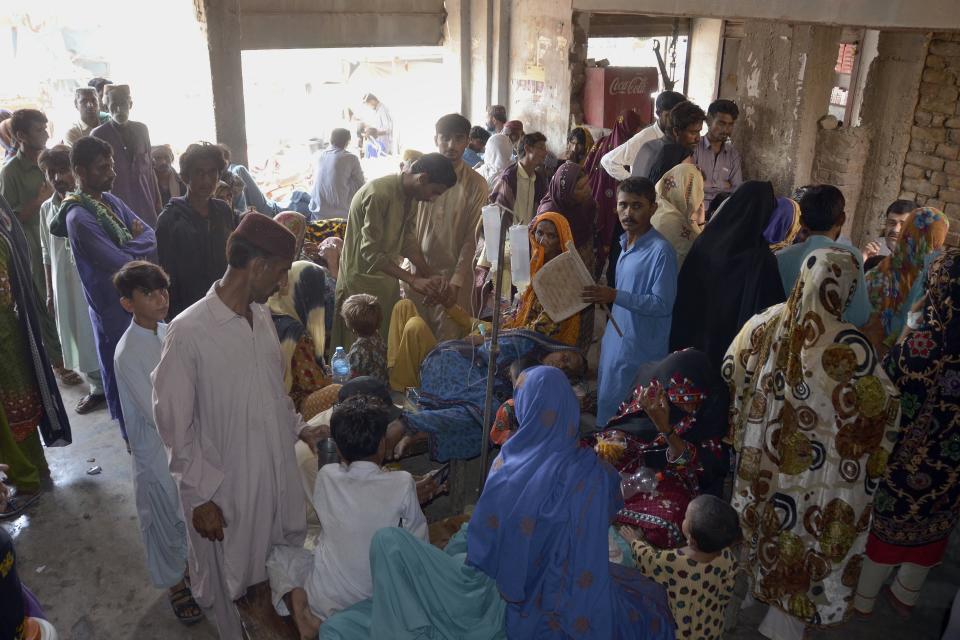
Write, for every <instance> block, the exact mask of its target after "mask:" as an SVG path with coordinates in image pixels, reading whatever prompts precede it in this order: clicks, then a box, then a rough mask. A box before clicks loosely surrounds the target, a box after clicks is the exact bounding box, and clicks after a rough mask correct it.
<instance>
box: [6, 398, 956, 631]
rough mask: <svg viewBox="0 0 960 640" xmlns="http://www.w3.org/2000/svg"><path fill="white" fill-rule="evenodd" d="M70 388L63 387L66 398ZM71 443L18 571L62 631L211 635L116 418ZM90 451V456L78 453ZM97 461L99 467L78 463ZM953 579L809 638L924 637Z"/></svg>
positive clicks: (102, 418) (81, 421) (943, 571)
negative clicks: (149, 549) (159, 571)
mask: <svg viewBox="0 0 960 640" xmlns="http://www.w3.org/2000/svg"><path fill="white" fill-rule="evenodd" d="M79 397H80V392H79V390H78V389H77V388H75V387H73V388H68V389H65V390H64V400H65V402H66V403H67V406H69V407H72V406H73V405H75V404H76V402H77V400H78V399H79ZM70 417H71V422H72V425H73V440H74V443H73V444H72V445H70V446H69V447H65V448H61V449H48V450H47V459H48V460H49V462H50V467H51V471H52V475H53V487H52V488H51V490H50V491H48V492H47V493H46V494H45V495H44V496H43V497H42V498H41V499H40V501H39V502H38V503H37V504H35V505H34V506H33V507H31V508H30V509H29V511H28V513H27V514H25V515H23V516H21V517H20V518H18V519H16V520H12V521H6V522H4V523H3V526H4V527H6V528H7V529H8V530H9V531H11V533H12V535H13V536H14V539H15V544H16V549H17V555H18V560H19V570H20V577H21V579H22V580H23V581H24V582H25V583H26V584H27V585H28V586H29V587H30V588H31V589H32V590H33V591H34V593H36V595H37V597H38V598H39V599H40V601H41V603H42V604H43V606H44V608H45V610H46V612H47V615H48V617H49V618H50V620H51V622H53V624H54V625H55V626H56V627H57V629H58V631H59V632H60V637H61V638H62V639H64V640H112V639H114V638H116V639H137V640H154V639H156V640H168V639H174V638H177V639H180V638H182V639H189V640H193V639H204V640H208V639H214V638H216V632H215V631H214V629H213V626H212V625H211V624H210V623H209V622H206V621H204V622H202V623H200V624H198V625H196V626H193V627H189V628H187V627H183V626H182V625H180V624H179V623H178V622H177V621H176V620H175V619H174V617H173V613H172V612H171V610H170V607H169V605H168V603H167V598H166V595H165V594H164V593H162V592H161V591H159V590H156V589H154V588H153V587H151V586H150V584H149V581H148V578H147V574H146V570H145V568H144V557H143V548H142V546H141V542H140V532H139V529H138V526H137V515H136V507H135V504H134V500H133V490H132V481H131V470H130V457H129V456H128V454H127V452H126V450H125V448H124V446H123V444H122V440H121V438H120V432H119V428H118V427H117V426H116V424H115V423H113V422H111V421H110V420H109V419H108V415H107V413H106V411H105V410H104V411H99V412H96V413H94V414H92V415H88V416H77V415H76V414H74V413H73V412H72V411H71V416H70ZM90 458H94V459H95V460H96V461H95V462H88V459H90ZM94 464H96V465H100V466H101V467H102V468H103V471H102V473H101V474H100V475H95V476H89V475H87V474H86V471H87V469H88V468H89V467H91V466H93V465H94ZM956 547H957V545H954V550H956ZM958 586H960V563H958V561H957V554H956V553H954V554H953V555H952V556H951V558H950V560H949V561H948V562H947V563H946V564H945V565H943V566H941V567H938V568H937V569H936V570H934V571H933V572H932V573H931V576H930V579H929V580H928V582H927V585H926V586H925V587H924V592H923V596H922V598H921V602H920V604H919V606H918V607H917V610H916V611H915V612H914V614H913V616H912V617H911V618H910V619H909V620H902V619H900V618H898V617H897V616H896V614H894V613H893V612H892V611H891V610H890V608H889V607H887V606H886V605H885V604H884V603H882V602H881V604H879V605H878V609H877V611H876V613H874V615H873V617H871V618H870V619H867V620H853V621H851V622H849V623H848V624H846V625H843V626H842V627H841V628H837V629H834V630H832V631H829V632H816V633H812V634H810V636H809V637H810V638H816V639H836V640H840V639H841V638H842V639H843V640H859V639H861V638H862V639H867V638H910V640H934V639H935V638H937V637H938V631H939V628H940V624H941V621H942V619H943V615H944V613H945V611H946V608H947V606H948V604H949V602H950V601H951V600H952V598H953V596H954V594H955V593H956V591H957V588H958ZM762 616H763V608H762V607H760V606H754V607H751V608H748V609H746V610H744V611H742V612H741V614H740V618H739V624H738V627H737V629H735V630H734V631H732V632H731V633H728V634H727V636H726V637H727V638H730V639H736V640H753V639H759V638H762V636H761V635H760V634H759V633H757V631H756V628H757V625H758V624H759V621H760V619H761V618H762Z"/></svg>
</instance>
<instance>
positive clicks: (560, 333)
mask: <svg viewBox="0 0 960 640" xmlns="http://www.w3.org/2000/svg"><path fill="white" fill-rule="evenodd" d="M544 221H546V222H552V223H553V225H554V226H555V227H556V228H557V234H558V235H559V236H560V248H561V251H562V252H565V251H566V250H567V243H568V242H573V232H571V231H570V224H569V223H568V222H567V219H566V218H565V217H563V215H561V214H559V213H555V212H552V211H550V212H547V213H541V214H540V215H538V216H537V217H536V218H534V219H533V222H531V223H530V279H531V281H532V280H533V277H534V276H535V275H536V274H537V272H538V271H540V268H541V267H542V266H543V265H544V263H545V262H546V260H545V257H544V252H543V247H541V246H540V245H539V244H538V243H537V241H536V239H535V238H534V232H535V231H536V228H537V225H538V224H540V223H541V222H544ZM546 317H547V314H546V312H545V311H543V308H542V307H540V305H539V304H538V303H537V294H536V293H534V291H533V285H532V284H531V285H530V286H528V287H527V290H526V291H524V292H523V298H522V299H521V301H520V308H519V309H518V310H517V313H516V315H515V316H514V317H513V318H511V319H509V320H507V321H506V322H504V325H503V328H504V329H530V330H532V331H538V332H539V333H542V334H544V335H546V336H547V337H548V338H552V339H554V340H557V341H559V342H562V343H564V344H569V345H575V344H577V340H578V339H579V337H580V314H579V313H575V314H574V315H572V316H570V317H569V318H567V319H566V320H564V321H562V322H560V323H559V324H557V323H553V322H551V323H550V324H553V325H556V328H555V329H553V330H551V331H549V333H544V331H543V329H544V327H543V322H542V320H543V319H544V318H546ZM538 320H539V321H540V322H538Z"/></svg>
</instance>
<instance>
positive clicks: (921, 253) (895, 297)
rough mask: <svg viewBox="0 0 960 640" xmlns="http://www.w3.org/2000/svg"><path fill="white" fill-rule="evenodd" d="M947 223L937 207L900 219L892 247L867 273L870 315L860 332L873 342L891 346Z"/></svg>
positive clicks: (924, 209)
mask: <svg viewBox="0 0 960 640" xmlns="http://www.w3.org/2000/svg"><path fill="white" fill-rule="evenodd" d="M949 229H950V223H949V222H948V220H947V218H946V217H945V216H944V215H943V214H942V213H941V212H940V211H939V210H937V209H934V208H932V207H921V208H920V209H916V210H915V211H914V212H913V213H911V214H910V215H909V216H908V217H907V219H906V220H905V221H904V222H903V230H902V231H901V232H900V238H899V239H898V240H897V246H896V249H894V251H893V253H891V254H890V255H889V256H887V257H886V258H884V260H883V262H881V263H880V264H879V265H877V266H876V267H875V268H873V269H871V270H870V272H869V273H868V274H867V293H869V295H870V304H872V305H873V311H874V315H873V316H872V317H871V318H870V320H869V321H868V322H867V325H866V327H865V329H864V332H865V333H867V334H868V335H869V336H870V337H871V339H873V340H874V341H875V342H874V344H880V343H882V344H883V345H885V346H886V347H891V346H893V344H894V343H895V342H896V341H897V339H898V338H899V337H900V332H901V331H903V325H904V324H906V320H907V313H908V312H909V311H910V307H912V306H913V303H914V302H916V301H917V299H918V298H919V297H920V293H921V292H922V291H923V273H924V269H925V267H926V266H928V265H929V260H930V259H931V258H929V257H928V256H929V255H930V254H931V253H932V252H934V251H937V250H938V249H940V247H942V246H943V243H944V242H945V241H946V239H947V231H948V230H949Z"/></svg>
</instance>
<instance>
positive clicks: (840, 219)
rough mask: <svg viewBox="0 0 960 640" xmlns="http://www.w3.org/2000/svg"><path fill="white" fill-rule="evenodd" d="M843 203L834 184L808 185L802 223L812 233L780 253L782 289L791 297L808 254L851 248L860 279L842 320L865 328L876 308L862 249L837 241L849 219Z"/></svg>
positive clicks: (802, 208)
mask: <svg viewBox="0 0 960 640" xmlns="http://www.w3.org/2000/svg"><path fill="white" fill-rule="evenodd" d="M844 206H846V201H845V200H844V198H843V194H842V193H841V192H840V189H837V188H836V187H835V186H833V185H830V184H820V185H815V186H812V187H808V188H806V189H805V190H804V193H803V196H802V197H801V198H800V223H801V224H802V225H803V227H804V228H805V229H806V230H807V231H808V232H809V237H808V238H807V239H806V240H805V241H804V242H802V243H800V244H795V245H792V246H789V247H787V248H786V249H783V250H782V251H779V252H777V265H778V266H779V267H780V279H781V281H782V282H783V290H784V291H786V292H787V297H788V298H789V297H790V292H791V291H793V286H794V285H795V284H796V283H797V278H798V277H799V276H800V268H801V267H802V266H803V261H804V259H805V258H806V257H807V255H809V254H810V253H811V252H813V251H815V250H817V249H822V248H824V247H830V248H834V249H843V250H844V251H849V252H850V253H851V254H852V255H853V257H854V259H855V260H856V261H857V267H858V268H859V270H860V278H859V280H858V281H857V290H856V291H854V293H853V298H852V299H851V300H850V305H849V306H848V307H847V309H846V311H844V312H843V319H844V320H845V321H846V322H849V323H850V324H852V325H854V326H857V327H862V326H863V325H864V324H866V322H867V320H868V319H869V318H870V313H871V312H872V310H873V309H872V307H871V306H870V298H869V297H868V296H867V285H866V281H865V280H864V277H863V257H862V255H861V254H860V251H858V250H857V249H854V248H853V247H852V246H850V245H848V244H845V243H843V242H838V241H837V238H838V237H839V236H840V229H841V228H842V227H843V223H844V222H845V221H846V219H847V214H846V212H844V210H843V209H844Z"/></svg>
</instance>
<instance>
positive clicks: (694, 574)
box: [620, 495, 740, 640]
mask: <svg viewBox="0 0 960 640" xmlns="http://www.w3.org/2000/svg"><path fill="white" fill-rule="evenodd" d="M682 529H683V534H684V535H685V536H686V537H687V546H685V547H683V548H682V549H657V548H656V547H653V546H650V545H649V544H647V543H646V542H645V541H644V540H641V539H639V538H638V537H637V534H636V530H635V529H632V528H630V527H621V528H620V535H621V536H623V538H624V539H625V540H627V541H628V542H629V543H630V547H631V549H632V550H633V556H634V558H635V559H636V561H637V567H638V568H639V569H640V571H641V572H642V573H643V574H644V575H646V576H647V577H648V578H651V579H652V580H654V581H655V582H658V583H660V584H661V585H663V587H664V588H665V589H666V590H667V596H668V599H669V601H670V610H671V611H672V612H673V619H674V621H675V622H676V624H677V638H698V639H702V640H714V639H716V638H720V637H721V636H722V635H723V624H724V610H725V609H726V607H727V603H728V602H729V601H730V595H731V594H732V593H733V587H734V584H735V581H736V561H735V560H734V556H733V552H732V551H731V550H730V545H731V544H733V543H734V542H736V541H737V540H738V539H739V538H740V520H739V517H738V516H737V512H736V511H735V510H734V508H733V507H731V506H730V505H729V504H728V503H726V502H724V501H723V500H721V499H720V498H717V497H716V496H711V495H702V496H698V497H696V498H694V499H693V500H692V501H690V504H689V505H687V513H686V516H685V517H684V519H683V525H682Z"/></svg>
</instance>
